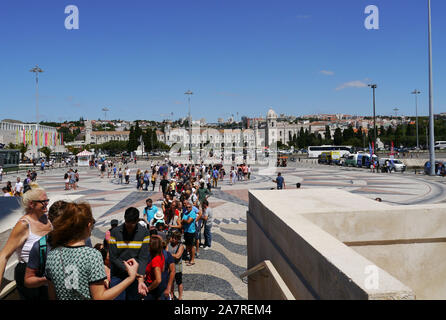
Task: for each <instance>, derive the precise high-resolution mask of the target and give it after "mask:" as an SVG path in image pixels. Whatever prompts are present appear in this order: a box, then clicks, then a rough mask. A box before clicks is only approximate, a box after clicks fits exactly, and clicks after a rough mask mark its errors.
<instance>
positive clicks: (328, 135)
mask: <svg viewBox="0 0 446 320" xmlns="http://www.w3.org/2000/svg"><path fill="white" fill-rule="evenodd" d="M324 136H325V143H327V144H331V142H332V140H331V131H330V126H328V125H327V126H325V135H324Z"/></svg>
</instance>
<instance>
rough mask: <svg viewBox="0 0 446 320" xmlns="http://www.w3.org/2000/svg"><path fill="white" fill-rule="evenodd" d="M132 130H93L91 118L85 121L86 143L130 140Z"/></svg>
mask: <svg viewBox="0 0 446 320" xmlns="http://www.w3.org/2000/svg"><path fill="white" fill-rule="evenodd" d="M129 136H130V131H123V130H119V131H93V125H92V121H91V120H86V121H85V143H86V144H103V143H106V142H109V141H128V140H129Z"/></svg>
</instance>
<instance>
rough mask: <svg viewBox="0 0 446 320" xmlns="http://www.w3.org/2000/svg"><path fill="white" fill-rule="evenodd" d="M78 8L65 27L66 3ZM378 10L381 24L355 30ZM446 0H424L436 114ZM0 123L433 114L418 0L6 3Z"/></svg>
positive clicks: (444, 79) (441, 98)
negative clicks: (75, 25)
mask: <svg viewBox="0 0 446 320" xmlns="http://www.w3.org/2000/svg"><path fill="white" fill-rule="evenodd" d="M68 5H75V6H76V7H77V8H78V10H79V29H77V30H76V29H74V30H67V29H66V28H65V19H66V18H67V17H68V16H69V14H66V13H65V7H66V6H68ZM368 5H375V6H377V8H378V9H379V29H378V30H368V29H366V28H365V26H364V21H365V20H366V18H367V16H368V14H366V13H365V12H364V11H365V8H366V7H367V6H368ZM445 10H446V2H445V1H442V0H432V31H433V32H432V41H433V83H434V87H433V89H434V100H433V102H434V112H435V113H440V112H446V90H445V87H446V59H444V57H446V41H444V34H445V31H446V19H443V17H442V16H443V14H444V12H445ZM0 39H1V41H0V67H1V70H2V72H1V73H0V119H5V118H8V119H11V118H12V119H18V120H22V121H26V122H31V121H35V119H36V83H35V75H34V74H32V73H30V72H29V70H30V69H31V68H33V67H34V66H35V65H36V64H38V65H39V66H40V67H41V68H42V69H43V70H44V73H42V74H41V75H40V76H39V119H40V120H45V121H57V122H60V121H66V120H68V121H69V120H77V119H79V118H80V117H83V118H87V119H98V118H101V119H104V117H105V114H104V112H103V111H101V110H102V108H104V107H107V108H108V109H109V111H108V112H107V115H106V117H107V119H124V120H136V119H147V120H163V119H165V118H166V119H167V118H168V116H167V115H168V114H170V113H173V116H172V118H173V119H178V118H180V117H185V116H187V113H188V100H187V96H186V95H185V94H184V93H185V92H186V91H187V90H191V91H192V92H193V93H194V94H193V95H192V96H191V110H192V117H193V118H194V119H200V118H205V119H206V120H207V121H208V122H216V121H217V119H218V118H225V119H227V118H228V117H230V116H231V115H232V114H233V115H234V116H235V117H237V113H238V119H240V117H241V116H243V115H244V116H248V117H259V116H265V115H266V113H267V111H268V109H269V108H273V109H274V110H275V111H276V112H277V113H278V114H281V113H283V114H287V115H294V116H300V115H307V114H317V113H343V114H351V115H364V116H370V115H373V105H372V90H371V89H370V88H369V87H368V86H367V84H371V83H376V84H377V85H378V88H377V89H376V114H377V115H395V111H394V110H393V109H395V108H398V109H399V111H397V114H398V115H415V96H414V95H412V94H411V92H412V91H413V90H414V89H415V88H417V89H418V90H420V91H421V94H420V95H419V102H418V114H419V115H428V113H429V95H428V88H429V82H428V81H429V78H428V40H427V0H412V1H407V0H406V1H403V0H373V1H372V0H339V1H332V0H313V1H296V0H274V1H271V0H270V1H265V0H256V1H253V0H243V1H240V0H189V1H186V0H168V1H153V0H126V1H115V0H107V1H104V0H69V1H63V0H38V1H29V0H2V1H1V2H0Z"/></svg>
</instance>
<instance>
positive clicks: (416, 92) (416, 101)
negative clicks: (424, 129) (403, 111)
mask: <svg viewBox="0 0 446 320" xmlns="http://www.w3.org/2000/svg"><path fill="white" fill-rule="evenodd" d="M411 93H412V94H414V95H415V119H416V120H415V123H416V127H417V149H420V142H419V140H418V95H419V94H420V93H421V92H420V91H418V90H417V89H415V90H414V91H413V92H411Z"/></svg>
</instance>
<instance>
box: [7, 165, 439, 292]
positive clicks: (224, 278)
mask: <svg viewBox="0 0 446 320" xmlns="http://www.w3.org/2000/svg"><path fill="white" fill-rule="evenodd" d="M290 165H292V166H290V167H287V168H277V169H268V170H264V169H261V170H257V169H256V168H254V173H253V175H252V179H251V180H250V181H237V182H236V183H235V185H231V184H229V181H228V178H227V177H226V178H225V179H224V180H223V181H220V182H219V185H218V188H216V189H213V190H212V192H213V195H212V197H211V198H209V201H210V206H211V207H212V208H213V212H214V225H213V228H212V233H213V244H212V248H211V249H209V250H200V252H199V257H198V258H197V259H196V264H195V265H193V266H190V267H189V266H185V265H184V267H183V274H184V275H183V283H184V289H185V292H184V298H185V299H200V300H206V299H247V296H248V294H247V285H246V284H245V283H244V282H243V281H241V279H240V278H239V275H240V274H241V273H243V272H244V271H246V265H247V247H246V211H247V209H248V192H249V190H250V189H262V190H268V189H272V188H274V187H275V184H274V183H273V182H272V180H273V179H274V178H275V177H276V176H277V172H279V171H280V172H281V173H282V175H283V176H284V178H285V182H286V185H287V188H296V183H298V182H299V183H301V188H315V189H321V188H327V187H330V188H341V189H344V190H347V191H349V192H352V193H357V194H360V195H362V196H365V197H368V198H372V199H374V198H376V197H380V198H382V199H383V202H387V203H389V204H395V205H401V204H418V203H438V202H444V201H445V200H446V193H445V189H446V179H444V178H441V177H426V176H423V175H418V174H417V175H416V174H414V173H413V172H409V173H404V174H401V173H392V174H384V173H371V172H370V171H369V170H366V169H357V168H341V167H329V166H322V165H317V164H313V163H294V164H290ZM147 167H148V163H144V162H139V163H138V164H137V165H134V164H132V165H130V168H131V170H132V173H131V178H132V179H131V180H130V184H128V185H126V184H120V183H119V180H118V179H116V178H100V176H99V173H98V171H97V170H96V169H90V168H80V169H79V171H80V182H79V188H78V189H77V190H69V191H65V190H63V189H64V183H63V174H64V170H66V169H54V170H51V171H47V172H45V173H43V174H41V173H39V176H38V183H39V184H40V185H41V186H42V187H44V188H45V189H46V190H47V193H48V197H49V198H50V199H51V201H56V200H60V199H67V200H75V201H87V202H89V203H90V204H91V206H92V208H93V213H94V217H95V219H96V221H97V223H96V225H95V230H94V231H93V233H92V241H93V244H95V243H97V242H101V241H102V239H103V238H104V235H105V231H106V230H107V229H108V228H109V225H110V221H111V220H112V219H118V220H119V221H120V222H122V221H123V215H124V210H125V209H126V208H127V207H129V206H134V207H137V208H138V209H140V210H141V211H142V209H143V208H144V206H145V199H147V198H152V199H153V200H154V203H155V205H158V206H160V205H161V201H162V194H161V193H160V192H159V186H158V184H157V185H156V186H155V190H154V191H138V190H136V183H135V181H134V180H133V175H134V173H135V172H136V170H137V169H138V168H141V169H146V168H147ZM15 177H16V175H9V176H4V179H3V182H2V184H0V186H3V185H4V184H5V182H6V181H7V180H11V181H15ZM149 190H150V189H149ZM7 236H8V232H4V233H2V234H1V238H0V244H1V246H2V247H3V245H4V243H5V241H6V238H7ZM13 262H14V261H13V259H12V261H11V262H10V263H9V265H10V264H11V263H13Z"/></svg>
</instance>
